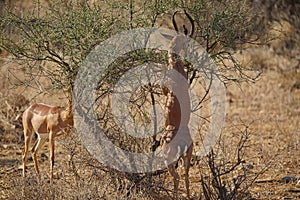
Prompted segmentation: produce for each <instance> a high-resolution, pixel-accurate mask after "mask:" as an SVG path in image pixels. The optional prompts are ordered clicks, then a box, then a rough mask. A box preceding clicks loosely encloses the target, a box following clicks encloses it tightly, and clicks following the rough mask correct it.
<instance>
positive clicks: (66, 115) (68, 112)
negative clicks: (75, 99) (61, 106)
mask: <svg viewBox="0 0 300 200" xmlns="http://www.w3.org/2000/svg"><path fill="white" fill-rule="evenodd" d="M66 93H67V98H68V105H67V107H66V109H65V111H64V113H63V119H65V120H66V119H70V118H73V114H72V91H71V87H69V88H68V89H67V91H66Z"/></svg>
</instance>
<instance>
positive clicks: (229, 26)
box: [0, 0, 300, 200]
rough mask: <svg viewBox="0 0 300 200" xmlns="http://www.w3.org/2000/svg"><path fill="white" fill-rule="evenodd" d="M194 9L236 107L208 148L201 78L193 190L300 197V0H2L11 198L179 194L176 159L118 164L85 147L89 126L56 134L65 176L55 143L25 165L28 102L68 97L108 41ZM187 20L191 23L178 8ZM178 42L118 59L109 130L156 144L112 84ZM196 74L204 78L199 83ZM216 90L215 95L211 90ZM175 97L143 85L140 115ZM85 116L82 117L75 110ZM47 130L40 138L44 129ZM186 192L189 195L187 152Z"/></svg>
mask: <svg viewBox="0 0 300 200" xmlns="http://www.w3.org/2000/svg"><path fill="white" fill-rule="evenodd" d="M183 8H185V9H186V10H187V12H188V13H189V14H190V15H191V16H192V17H193V20H194V22H195V35H194V36H193V39H195V40H196V41H197V42H199V43H200V44H201V45H202V46H203V47H204V48H205V50H206V51H207V52H208V53H209V54H210V56H211V58H212V59H213V60H214V61H215V63H216V64H217V66H218V70H219V71H220V74H219V75H220V76H219V77H220V79H221V80H222V82H223V84H224V86H225V88H226V118H225V123H224V126H223V129H222V134H221V136H220V138H218V141H217V144H216V145H215V146H214V148H213V149H212V150H211V151H210V153H209V154H208V155H207V156H205V157H198V156H197V155H196V151H197V150H199V149H200V148H201V144H202V141H203V138H204V135H205V133H206V131H207V129H208V127H209V125H210V123H213V122H211V121H210V120H211V115H212V113H213V111H212V110H210V108H209V102H210V93H209V91H208V92H207V91H206V86H205V84H204V82H203V80H202V79H201V76H200V75H199V74H197V73H198V72H197V71H194V70H193V66H191V65H190V64H189V63H188V62H185V65H186V69H187V71H188V75H189V78H190V80H191V79H192V80H193V81H195V82H196V81H199V83H200V87H201V89H200V90H199V91H200V92H199V94H197V95H199V99H202V101H201V102H196V104H197V103H199V105H200V106H198V108H199V109H200V119H201V123H200V125H199V126H198V127H197V129H198V132H197V135H196V137H195V140H194V146H195V150H194V153H193V158H192V160H191V164H192V166H191V169H190V175H189V177H190V178H189V179H190V189H191V198H192V199H206V200H207V199H222V200H229V199H252V200H254V199H286V200H287V199H300V157H299V152H300V131H299V130H300V129H299V128H300V26H299V24H300V12H299V11H300V4H299V2H298V1H293V0H288V1H284V0H270V1H267V2H264V1H257V0H249V1H237V0H221V1H207V0H204V1H177V0H173V1H157V0H151V1H142V0H141V1H133V0H128V1H105V0H101V1H75V0H74V1H66V0H58V1H50V0H36V1H27V0H23V1H21V0H12V1H8V0H0V16H1V19H0V26H1V30H2V31H1V32H0V76H1V78H0V199H172V197H173V195H172V191H173V179H172V177H171V176H170V174H169V173H168V172H167V170H162V171H156V172H152V173H127V172H122V171H117V170H115V169H112V168H110V167H109V166H106V165H104V164H103V163H101V162H99V161H98V160H97V159H95V157H93V155H92V154H91V153H90V152H89V151H88V150H87V149H86V148H85V146H84V145H83V143H82V141H81V139H80V138H81V137H80V134H85V133H80V132H78V131H76V130H73V131H72V134H71V135H70V136H66V137H59V138H56V140H55V141H56V148H55V165H54V180H53V183H51V182H50V179H49V174H50V171H49V169H50V163H49V148H48V145H47V144H48V143H46V145H45V146H44V147H43V148H42V149H41V150H40V151H39V154H38V160H39V166H40V173H41V180H40V181H38V179H37V176H36V174H35V170H34V166H33V160H32V158H31V155H29V156H28V157H29V158H28V161H27V176H26V177H25V178H23V177H22V151H23V149H24V136H23V126H22V113H23V112H24V110H25V109H26V108H27V107H28V106H29V105H31V104H32V103H34V102H43V103H46V104H50V105H57V106H66V104H67V96H66V95H65V93H64V88H65V87H67V86H70V85H71V86H72V85H74V81H75V79H76V75H77V73H78V70H79V68H80V64H81V62H82V61H83V60H84V58H85V57H86V56H87V55H88V53H89V52H90V51H91V50H92V49H93V47H95V46H96V45H97V44H99V43H101V42H102V41H104V40H105V39H107V38H109V37H110V36H112V35H114V34H116V33H119V32H121V31H124V30H130V29H134V28H141V27H165V28H171V29H173V27H172V22H171V17H172V14H173V12H174V11H175V10H180V11H181V12H182V10H183ZM177 21H178V24H179V29H180V31H183V29H182V24H185V23H186V21H187V20H186V19H185V16H184V15H180V16H178V18H177ZM186 26H187V27H188V28H189V24H186ZM167 62H168V59H167V57H166V52H163V51H162V52H158V51H150V50H149V51H143V50H138V51H134V52H132V53H129V54H126V55H124V56H122V57H120V58H118V59H116V60H115V62H113V63H111V65H110V66H109V67H108V69H107V70H106V71H105V72H104V73H105V76H104V78H103V79H101V81H99V83H98V84H97V88H96V90H97V92H96V94H97V100H96V103H95V108H96V109H95V110H96V111H97V117H98V122H99V125H100V126H101V128H102V129H103V130H104V134H105V135H106V136H107V137H108V138H109V139H110V140H111V141H112V142H113V144H114V145H116V146H118V147H120V148H122V149H125V150H129V151H133V152H149V151H151V150H150V149H152V150H153V149H156V146H155V144H156V142H157V141H158V140H159V136H160V133H161V129H160V127H162V125H161V124H159V123H161V122H160V121H158V123H157V124H156V125H157V127H156V130H155V131H156V132H158V133H159V134H157V135H156V136H153V137H149V138H146V139H141V138H135V137H133V136H132V135H128V134H126V133H124V131H122V130H121V129H120V127H118V126H117V125H116V123H115V122H114V120H113V118H112V112H111V109H110V107H109V106H110V99H111V95H112V88H113V87H114V85H115V84H116V83H117V81H118V80H119V78H120V77H122V75H123V74H124V73H126V72H127V71H128V70H130V69H131V68H133V67H136V66H138V65H141V64H149V63H155V64H156V65H157V66H161V65H165V64H167ZM192 86H193V84H192ZM206 93H207V95H206ZM154 101H156V103H161V104H163V102H164V97H163V95H162V94H161V89H160V87H159V86H157V85H147V86H145V87H141V88H139V90H137V91H136V93H135V94H133V95H132V96H131V101H130V106H129V107H130V108H131V112H132V113H131V115H132V116H133V118H134V119H135V120H137V122H138V123H139V124H147V123H154V122H153V121H151V117H149V116H150V115H149V114H147V112H148V111H149V110H150V109H151V107H152V106H153V102H154ZM75 123H76V122H75ZM34 139H36V138H34ZM177 170H178V172H179V174H180V185H179V198H180V199H186V198H187V197H186V193H185V187H184V168H183V163H182V162H180V161H179V162H178V169H177Z"/></svg>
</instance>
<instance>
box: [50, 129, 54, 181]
mask: <svg viewBox="0 0 300 200" xmlns="http://www.w3.org/2000/svg"><path fill="white" fill-rule="evenodd" d="M49 149H50V181H51V183H52V181H53V166H54V135H53V133H52V132H50V134H49Z"/></svg>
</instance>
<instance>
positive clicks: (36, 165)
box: [31, 134, 46, 180]
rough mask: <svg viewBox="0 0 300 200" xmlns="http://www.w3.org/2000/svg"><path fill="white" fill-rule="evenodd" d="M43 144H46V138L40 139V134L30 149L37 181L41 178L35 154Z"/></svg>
mask: <svg viewBox="0 0 300 200" xmlns="http://www.w3.org/2000/svg"><path fill="white" fill-rule="evenodd" d="M45 142H46V138H45V137H41V136H40V134H38V139H37V141H36V142H35V144H34V146H33V147H32V150H31V153H32V158H33V162H34V168H35V172H36V174H37V176H38V180H40V179H41V176H40V170H39V166H38V160H37V152H38V151H39V150H40V149H41V147H42V146H43V144H44V143H45Z"/></svg>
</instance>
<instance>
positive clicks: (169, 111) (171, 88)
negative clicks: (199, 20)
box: [161, 34, 193, 199]
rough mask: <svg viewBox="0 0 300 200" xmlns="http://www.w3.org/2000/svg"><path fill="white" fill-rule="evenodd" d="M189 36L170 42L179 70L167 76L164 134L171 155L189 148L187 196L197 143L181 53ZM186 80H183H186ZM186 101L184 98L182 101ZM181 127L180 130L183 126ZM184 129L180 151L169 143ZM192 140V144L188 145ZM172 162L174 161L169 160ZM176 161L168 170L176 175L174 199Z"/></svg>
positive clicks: (172, 64) (171, 64) (173, 64)
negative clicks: (192, 135) (192, 130)
mask: <svg viewBox="0 0 300 200" xmlns="http://www.w3.org/2000/svg"><path fill="white" fill-rule="evenodd" d="M186 39H187V37H186V36H185V35H183V34H180V35H177V36H175V37H174V38H173V39H172V41H171V42H170V46H169V48H170V49H169V54H168V55H169V70H171V69H174V70H176V71H177V72H178V73H179V74H180V75H181V76H178V74H177V75H176V74H175V75H174V74H170V75H169V77H168V76H167V77H166V81H165V83H164V85H163V87H162V90H163V94H164V95H165V96H166V97H167V99H166V103H165V117H166V121H165V132H164V134H163V137H162V141H161V146H162V147H165V148H168V151H167V152H168V155H167V159H168V160H169V161H171V160H173V158H174V157H176V155H177V154H178V153H180V154H181V153H182V151H183V150H184V149H183V148H186V152H185V153H184V154H183V155H182V158H183V160H184V169H185V185H186V190H187V197H188V198H189V199H190V190H189V168H190V160H191V157H192V151H193V143H192V139H191V136H190V133H189V129H188V123H189V120H190V111H191V108H190V98H189V94H188V82H187V74H186V72H185V71H184V65H183V62H182V60H181V59H180V57H179V56H178V55H177V54H179V53H180V51H181V49H182V48H184V44H185V42H186ZM180 79H184V81H186V84H182V83H183V82H182V80H180ZM176 92H177V93H178V94H179V95H180V98H181V103H180V102H179V99H178V98H177V97H176ZM182 101H183V102H182ZM179 128H180V130H179ZM178 131H181V134H180V144H181V145H180V148H179V151H180V152H178V146H172V145H168V144H171V143H170V142H171V141H172V139H173V138H174V137H175V136H176V134H178V133H179V132H178ZM189 143H191V145H188V144H189ZM168 163H170V162H168ZM176 163H177V161H176V162H172V163H171V164H169V165H168V171H169V173H170V174H171V175H172V176H173V181H174V199H177V198H178V186H179V175H178V173H177V172H176V168H175V167H176Z"/></svg>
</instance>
